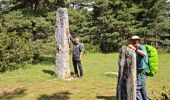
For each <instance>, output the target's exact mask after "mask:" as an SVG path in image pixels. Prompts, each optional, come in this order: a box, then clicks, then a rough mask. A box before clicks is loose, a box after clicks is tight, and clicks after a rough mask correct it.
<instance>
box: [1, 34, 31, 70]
mask: <svg viewBox="0 0 170 100" xmlns="http://www.w3.org/2000/svg"><path fill="white" fill-rule="evenodd" d="M31 58H32V52H31V49H30V47H29V45H28V43H27V41H26V40H25V37H19V36H18V35H17V34H16V33H15V32H14V33H0V71H5V70H6V69H8V68H9V69H12V67H14V66H15V65H16V64H23V63H24V62H25V61H29V60H31Z"/></svg>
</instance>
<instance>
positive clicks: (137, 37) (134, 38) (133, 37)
mask: <svg viewBox="0 0 170 100" xmlns="http://www.w3.org/2000/svg"><path fill="white" fill-rule="evenodd" d="M131 40H141V38H139V36H132V37H131Z"/></svg>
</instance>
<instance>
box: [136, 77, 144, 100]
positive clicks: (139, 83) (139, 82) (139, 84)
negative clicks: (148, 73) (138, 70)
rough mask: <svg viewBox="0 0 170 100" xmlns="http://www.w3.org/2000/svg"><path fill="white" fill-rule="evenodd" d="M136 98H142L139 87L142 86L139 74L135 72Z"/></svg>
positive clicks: (139, 99)
mask: <svg viewBox="0 0 170 100" xmlns="http://www.w3.org/2000/svg"><path fill="white" fill-rule="evenodd" d="M136 81H137V82H136V100H143V97H142V94H141V88H142V81H141V75H140V74H137V80H136Z"/></svg>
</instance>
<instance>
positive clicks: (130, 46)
mask: <svg viewBox="0 0 170 100" xmlns="http://www.w3.org/2000/svg"><path fill="white" fill-rule="evenodd" d="M128 47H129V48H131V49H132V50H134V51H136V48H135V47H134V46H133V45H132V44H129V45H128Z"/></svg>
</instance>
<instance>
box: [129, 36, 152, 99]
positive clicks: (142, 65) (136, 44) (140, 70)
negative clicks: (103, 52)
mask: <svg viewBox="0 0 170 100" xmlns="http://www.w3.org/2000/svg"><path fill="white" fill-rule="evenodd" d="M128 47H129V48H131V49H132V50H134V51H135V52H136V62H137V63H136V67H137V89H136V92H137V93H136V99H137V100H148V97H147V93H146V85H145V82H146V78H147V76H146V72H147V71H148V68H149V66H148V62H149V61H148V55H147V51H146V47H145V46H144V45H142V44H141V38H139V36H132V38H131V44H129V45H128Z"/></svg>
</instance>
